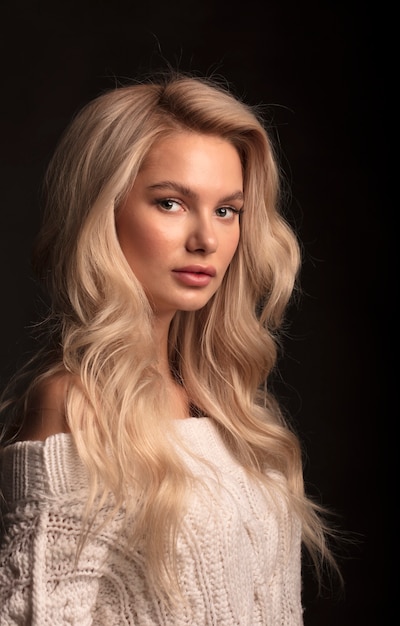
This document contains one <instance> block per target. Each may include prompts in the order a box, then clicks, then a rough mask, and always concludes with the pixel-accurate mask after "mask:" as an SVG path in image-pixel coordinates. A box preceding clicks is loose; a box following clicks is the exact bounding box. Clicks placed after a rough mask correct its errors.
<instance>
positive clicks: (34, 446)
mask: <svg viewBox="0 0 400 626" xmlns="http://www.w3.org/2000/svg"><path fill="white" fill-rule="evenodd" d="M66 437H68V436H66ZM46 441H47V440H46ZM75 455H76V452H75V450H74V447H73V446H72V445H70V442H69V440H68V439H67V438H64V439H63V438H62V437H58V438H57V439H54V440H53V441H52V442H51V445H47V444H46V442H20V443H17V444H14V445H13V446H10V448H9V449H8V448H6V450H5V451H3V454H2V477H1V485H2V492H3V493H2V495H3V498H4V500H3V505H2V527H3V528H2V532H3V536H2V540H1V544H0V607H1V608H0V625H1V626H14V625H17V624H18V625H19V626H20V625H28V624H29V625H31V626H47V625H49V626H50V625H51V626H56V625H58V624H60V625H61V624H78V623H79V624H80V625H82V626H83V625H87V624H92V618H91V613H92V605H93V603H94V601H95V598H96V593H97V585H98V577H97V576H92V577H90V575H86V576H84V578H86V580H85V584H82V582H83V572H76V571H75V554H76V546H77V542H78V541H79V536H80V532H81V519H82V510H83V502H84V501H85V500H84V493H85V485H86V476H85V473H84V470H83V467H82V464H81V463H80V462H79V459H77V458H75ZM65 467H68V468H70V474H65V473H60V468H65ZM100 556H101V555H100V554H97V556H96V558H95V559H93V558H92V560H91V561H90V560H89V561H88V560H87V559H86V561H85V562H86V569H89V570H90V568H92V569H93V571H95V570H96V568H97V570H98V569H99V567H98V563H97V561H98V558H99V557H100ZM103 556H104V555H103ZM94 561H96V562H94Z"/></svg>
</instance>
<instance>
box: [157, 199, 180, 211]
mask: <svg viewBox="0 0 400 626" xmlns="http://www.w3.org/2000/svg"><path fill="white" fill-rule="evenodd" d="M157 204H158V205H159V206H160V207H161V208H162V209H164V211H170V212H172V211H178V210H179V208H180V204H179V202H177V201H176V200H171V199H170V198H165V199H164V200H157Z"/></svg>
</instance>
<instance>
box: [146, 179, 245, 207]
mask: <svg viewBox="0 0 400 626" xmlns="http://www.w3.org/2000/svg"><path fill="white" fill-rule="evenodd" d="M147 189H149V190H150V191H154V190H159V191H166V190H167V189H169V190H174V191H177V192H178V193H180V194H182V195H183V196H186V197H188V198H192V199H194V200H197V199H198V197H199V194H198V193H197V192H196V191H194V190H193V189H190V187H188V186H187V185H182V183H178V182H175V181H172V180H163V181H161V182H159V183H154V184H153V185H149V186H148V187H147ZM233 200H240V201H241V202H243V200H244V196H243V192H242V191H240V190H238V191H235V192H233V193H231V194H229V195H227V196H224V197H223V198H220V200H219V201H218V202H219V203H222V202H232V201H233Z"/></svg>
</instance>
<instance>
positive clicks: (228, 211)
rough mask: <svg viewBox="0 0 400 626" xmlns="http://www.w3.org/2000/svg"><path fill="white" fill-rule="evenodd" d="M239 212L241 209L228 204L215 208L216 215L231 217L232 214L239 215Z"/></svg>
mask: <svg viewBox="0 0 400 626" xmlns="http://www.w3.org/2000/svg"><path fill="white" fill-rule="evenodd" d="M240 213H241V211H239V210H238V209H234V208H233V207H230V206H221V207H219V209H217V210H216V214H217V215H218V217H233V216H234V215H240Z"/></svg>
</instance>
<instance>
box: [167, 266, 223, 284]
mask: <svg viewBox="0 0 400 626" xmlns="http://www.w3.org/2000/svg"><path fill="white" fill-rule="evenodd" d="M173 273H174V275H175V277H176V278H177V279H178V280H179V281H180V282H181V283H184V284H185V285H189V286H190V287H205V286H206V285H208V284H209V283H210V282H211V279H212V278H213V277H214V276H215V275H216V270H215V268H214V267H212V266H204V267H203V266H200V265H190V266H187V267H180V268H179V269H176V270H173Z"/></svg>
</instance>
